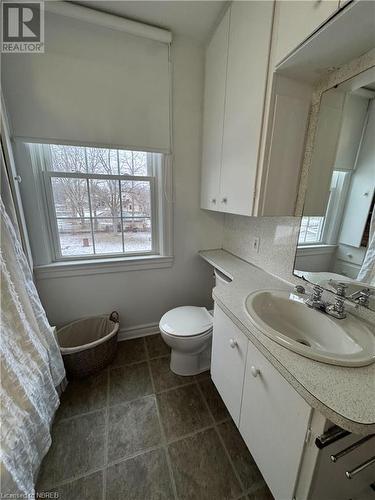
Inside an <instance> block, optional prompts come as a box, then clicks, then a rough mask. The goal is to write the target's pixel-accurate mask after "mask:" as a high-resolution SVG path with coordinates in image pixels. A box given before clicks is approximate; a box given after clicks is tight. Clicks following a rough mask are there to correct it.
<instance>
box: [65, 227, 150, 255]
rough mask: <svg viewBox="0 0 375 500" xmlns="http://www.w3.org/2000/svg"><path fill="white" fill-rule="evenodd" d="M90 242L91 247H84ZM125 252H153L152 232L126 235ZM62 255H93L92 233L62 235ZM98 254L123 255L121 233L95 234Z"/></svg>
mask: <svg viewBox="0 0 375 500" xmlns="http://www.w3.org/2000/svg"><path fill="white" fill-rule="evenodd" d="M85 240H86V242H87V241H88V244H89V246H84V245H85V243H84V242H85ZM124 242H125V252H143V251H146V252H147V251H150V250H151V232H150V231H144V232H138V233H130V232H129V233H127V232H125V233H124ZM60 244H61V253H62V255H63V256H64V257H65V256H71V255H76V256H81V255H93V253H94V250H93V246H92V238H91V233H77V234H61V233H60ZM95 252H96V254H111V253H122V238H121V233H107V232H98V233H95Z"/></svg>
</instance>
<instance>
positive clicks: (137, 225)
mask: <svg viewBox="0 0 375 500" xmlns="http://www.w3.org/2000/svg"><path fill="white" fill-rule="evenodd" d="M29 146H30V148H31V149H32V150H33V151H34V153H35V154H34V157H35V156H36V157H37V158H38V162H37V163H38V164H39V167H40V169H41V170H42V171H43V181H44V182H43V184H44V189H45V199H46V207H47V213H48V220H49V225H50V229H51V236H52V241H53V245H52V246H53V251H54V256H55V260H73V259H74V260H75V259H84V258H86V259H93V258H108V257H116V256H117V257H118V256H126V255H129V256H136V255H151V254H153V255H155V254H158V253H159V233H158V225H159V224H158V212H159V210H158V200H157V197H158V196H157V194H158V186H159V182H158V181H159V180H160V179H159V177H160V175H161V174H160V171H161V165H162V162H163V155H161V154H159V153H146V152H141V151H129V150H118V149H104V148H95V147H83V146H66V145H53V144H48V145H45V144H44V145H40V144H38V145H35V144H33V145H29Z"/></svg>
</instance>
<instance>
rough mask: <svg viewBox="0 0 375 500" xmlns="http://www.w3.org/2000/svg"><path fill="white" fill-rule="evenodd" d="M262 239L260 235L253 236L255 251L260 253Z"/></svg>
mask: <svg viewBox="0 0 375 500" xmlns="http://www.w3.org/2000/svg"><path fill="white" fill-rule="evenodd" d="M259 245H260V239H259V238H258V237H256V238H253V251H254V252H255V253H259Z"/></svg>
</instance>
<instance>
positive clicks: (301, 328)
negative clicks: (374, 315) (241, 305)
mask: <svg viewBox="0 0 375 500" xmlns="http://www.w3.org/2000/svg"><path fill="white" fill-rule="evenodd" d="M245 309H246V311H247V313H248V315H249V317H250V319H251V321H252V323H253V324H254V325H255V326H256V327H257V328H258V329H259V330H260V331H261V332H262V333H264V334H265V335H267V337H269V338H270V339H272V340H274V341H275V342H278V343H279V344H281V345H282V346H284V347H286V348H288V349H290V350H291V351H294V352H297V353H298V354H301V355H303V356H306V357H307V358H311V359H315V360H316V361H323V362H325V363H330V364H333V365H339V366H364V365H369V364H371V363H373V362H374V361H375V338H374V335H373V333H372V332H371V331H370V328H368V327H367V326H366V324H365V323H364V322H362V321H360V320H358V319H356V318H355V317H354V316H352V315H350V314H348V315H347V317H346V318H345V319H335V318H333V317H331V316H329V315H328V314H324V313H321V312H319V311H316V310H314V309H311V308H309V307H308V306H306V304H304V301H303V299H302V298H301V297H300V296H298V295H296V294H294V293H290V292H286V291H279V290H262V291H259V292H254V293H251V294H250V295H249V296H248V297H247V299H246V301H245Z"/></svg>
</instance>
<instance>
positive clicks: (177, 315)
mask: <svg viewBox="0 0 375 500" xmlns="http://www.w3.org/2000/svg"><path fill="white" fill-rule="evenodd" d="M212 324H213V318H212V315H211V314H210V313H209V312H208V310H207V309H206V308H205V307H195V306H182V307H176V308H175V309H171V310H170V311H168V312H166V313H165V314H164V316H163V317H162V318H161V320H160V323H159V328H160V333H161V336H162V337H163V339H164V342H165V343H166V344H167V345H169V346H170V348H171V350H172V352H171V370H172V371H173V372H174V373H176V374H177V375H197V374H198V373H201V372H204V371H205V370H208V369H209V367H210V362H211V338H212Z"/></svg>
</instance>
